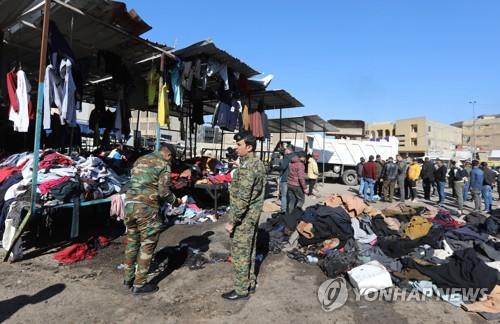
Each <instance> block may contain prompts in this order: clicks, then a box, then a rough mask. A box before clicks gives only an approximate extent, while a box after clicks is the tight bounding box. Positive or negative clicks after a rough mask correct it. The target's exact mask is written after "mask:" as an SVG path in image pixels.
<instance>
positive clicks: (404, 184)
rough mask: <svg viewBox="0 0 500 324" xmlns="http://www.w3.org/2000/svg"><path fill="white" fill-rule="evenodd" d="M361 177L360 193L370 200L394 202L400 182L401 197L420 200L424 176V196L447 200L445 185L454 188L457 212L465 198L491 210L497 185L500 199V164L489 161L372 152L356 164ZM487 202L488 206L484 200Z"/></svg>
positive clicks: (488, 210) (475, 208)
mask: <svg viewBox="0 0 500 324" xmlns="http://www.w3.org/2000/svg"><path fill="white" fill-rule="evenodd" d="M356 173H357V176H358V179H359V189H358V192H359V195H360V196H361V197H362V198H363V199H364V200H365V201H366V202H374V199H375V196H378V198H379V199H381V200H383V201H386V202H392V201H393V197H394V195H395V189H396V185H397V188H398V189H399V190H398V191H399V200H400V201H401V202H405V200H411V201H412V202H415V201H417V199H418V198H419V197H418V192H417V182H419V180H422V189H423V192H424V197H423V199H424V200H426V201H431V196H433V195H434V194H435V193H437V195H438V200H437V201H436V202H437V204H438V205H439V206H440V207H441V206H443V205H444V203H445V198H446V195H445V188H446V186H447V183H448V187H449V188H451V189H452V193H453V198H454V199H455V200H456V203H457V212H458V213H459V214H462V213H463V210H464V201H468V200H472V201H473V202H474V211H484V212H487V213H489V212H491V210H492V204H493V192H494V190H495V187H496V188H497V189H496V190H497V192H498V194H499V199H500V191H499V190H500V167H496V170H493V169H492V168H490V166H489V165H488V163H487V162H481V163H480V162H479V161H478V160H473V161H472V162H471V161H463V162H457V161H450V163H449V165H447V164H446V163H445V162H444V161H443V160H440V159H436V160H435V161H432V160H430V159H429V158H428V157H426V158H425V159H424V161H423V163H419V161H418V160H417V159H416V158H407V159H404V158H403V157H402V156H401V155H397V156H396V161H394V159H393V158H392V157H389V158H388V159H387V160H385V161H383V160H382V159H381V157H380V155H377V156H376V157H373V155H371V156H370V157H369V158H368V161H366V160H365V158H363V157H362V158H361V159H360V162H359V163H358V164H357V165H356ZM483 203H484V208H482V207H483V206H482V204H483Z"/></svg>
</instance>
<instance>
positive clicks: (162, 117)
mask: <svg viewBox="0 0 500 324" xmlns="http://www.w3.org/2000/svg"><path fill="white" fill-rule="evenodd" d="M168 92H169V91H168V85H167V84H166V83H164V84H163V85H162V87H161V89H160V95H159V96H158V123H159V124H160V126H164V125H170V120H169V113H170V109H169V108H170V107H169V106H168Z"/></svg>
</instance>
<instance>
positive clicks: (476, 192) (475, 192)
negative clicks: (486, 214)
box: [471, 188, 481, 211]
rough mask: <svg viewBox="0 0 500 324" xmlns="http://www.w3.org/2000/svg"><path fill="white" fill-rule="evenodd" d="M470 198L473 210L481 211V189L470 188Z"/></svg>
mask: <svg viewBox="0 0 500 324" xmlns="http://www.w3.org/2000/svg"><path fill="white" fill-rule="evenodd" d="M471 191H472V199H473V200H474V210H475V211H481V190H480V189H478V188H472V189H471Z"/></svg>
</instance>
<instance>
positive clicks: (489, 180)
mask: <svg viewBox="0 0 500 324" xmlns="http://www.w3.org/2000/svg"><path fill="white" fill-rule="evenodd" d="M481 168H482V169H483V172H484V180H483V189H482V190H481V194H482V195H483V200H484V211H485V212H487V213H489V212H491V210H492V205H493V187H494V186H495V182H496V181H495V180H496V179H495V172H493V170H491V169H490V167H489V166H488V163H487V162H482V163H481Z"/></svg>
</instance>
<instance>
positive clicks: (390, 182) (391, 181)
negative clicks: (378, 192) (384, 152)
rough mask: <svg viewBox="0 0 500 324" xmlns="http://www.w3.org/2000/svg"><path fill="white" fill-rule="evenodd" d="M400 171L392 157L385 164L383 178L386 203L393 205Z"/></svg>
mask: <svg viewBox="0 0 500 324" xmlns="http://www.w3.org/2000/svg"><path fill="white" fill-rule="evenodd" d="M398 171H399V170H398V166H397V165H396V163H394V161H393V159H392V157H389V158H388V159H387V162H386V163H385V164H384V169H383V170H382V176H381V178H382V180H383V183H384V200H385V201H386V202H390V203H392V197H393V196H394V187H396V181H397V180H398Z"/></svg>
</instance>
